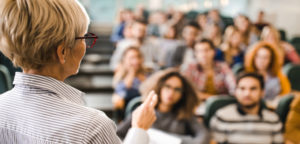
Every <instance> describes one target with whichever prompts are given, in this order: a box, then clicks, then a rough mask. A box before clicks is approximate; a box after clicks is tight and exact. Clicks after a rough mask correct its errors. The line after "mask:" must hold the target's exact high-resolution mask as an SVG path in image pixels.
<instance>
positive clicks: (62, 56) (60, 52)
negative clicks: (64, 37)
mask: <svg viewBox="0 0 300 144" xmlns="http://www.w3.org/2000/svg"><path fill="white" fill-rule="evenodd" d="M56 54H57V58H58V61H59V63H61V64H65V63H66V49H65V47H64V45H63V44H60V45H59V46H58V47H57V50H56Z"/></svg>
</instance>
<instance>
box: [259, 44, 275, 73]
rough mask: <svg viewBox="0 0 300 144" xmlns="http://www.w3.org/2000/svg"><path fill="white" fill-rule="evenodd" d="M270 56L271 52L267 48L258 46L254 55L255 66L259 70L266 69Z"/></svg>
mask: <svg viewBox="0 0 300 144" xmlns="http://www.w3.org/2000/svg"><path fill="white" fill-rule="evenodd" d="M271 57H272V53H271V52H270V50H269V49H267V48H264V47H262V48H260V49H259V50H258V51H257V52H256V56H255V67H256V69H257V70H259V71H266V70H268V68H269V65H270V63H271Z"/></svg>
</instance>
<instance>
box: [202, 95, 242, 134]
mask: <svg viewBox="0 0 300 144" xmlns="http://www.w3.org/2000/svg"><path fill="white" fill-rule="evenodd" d="M233 103H237V101H236V99H235V98H234V97H232V96H229V95H222V96H213V97H210V98H209V99H207V100H206V102H205V114H204V119H203V120H204V124H205V125H206V127H207V128H209V123H210V120H211V118H212V117H213V116H214V115H215V113H216V112H217V110H219V109H220V108H222V107H225V106H227V105H229V104H233Z"/></svg>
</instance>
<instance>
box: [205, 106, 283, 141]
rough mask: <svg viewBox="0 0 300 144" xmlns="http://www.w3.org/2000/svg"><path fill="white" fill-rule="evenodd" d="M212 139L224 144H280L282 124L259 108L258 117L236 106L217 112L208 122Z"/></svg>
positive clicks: (275, 116)
mask: <svg viewBox="0 0 300 144" xmlns="http://www.w3.org/2000/svg"><path fill="white" fill-rule="evenodd" d="M210 128H211V130H212V134H213V138H214V140H215V141H216V142H218V143H226V144H281V143H283V136H282V124H281V122H280V119H279V117H278V116H277V115H276V113H274V112H272V111H269V110H267V109H265V108H261V110H260V113H259V115H249V114H246V113H244V112H243V111H241V108H239V106H238V105H237V104H231V105H228V106H226V107H224V108H222V109H220V110H218V111H217V113H216V115H215V116H214V117H213V118H212V120H211V122H210Z"/></svg>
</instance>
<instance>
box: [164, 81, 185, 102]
mask: <svg viewBox="0 0 300 144" xmlns="http://www.w3.org/2000/svg"><path fill="white" fill-rule="evenodd" d="M182 90H183V86H182V82H181V80H180V79H179V78H178V77H176V76H172V77H170V78H169V79H167V80H166V81H165V83H164V85H163V87H162V89H161V91H160V100H161V104H163V105H166V106H169V107H172V106H173V105H174V104H176V103H177V102H178V101H179V100H180V99H181V97H182Z"/></svg>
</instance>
